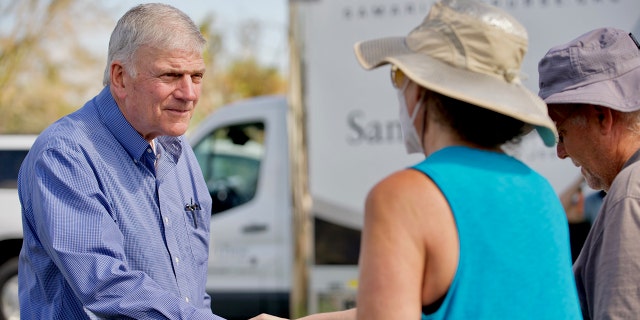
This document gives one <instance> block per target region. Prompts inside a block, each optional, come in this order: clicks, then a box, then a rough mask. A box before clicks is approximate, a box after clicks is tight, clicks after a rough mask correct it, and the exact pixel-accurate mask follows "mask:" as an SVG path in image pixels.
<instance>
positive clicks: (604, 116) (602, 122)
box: [591, 105, 614, 134]
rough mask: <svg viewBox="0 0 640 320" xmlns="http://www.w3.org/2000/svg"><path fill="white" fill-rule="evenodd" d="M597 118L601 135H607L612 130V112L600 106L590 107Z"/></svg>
mask: <svg viewBox="0 0 640 320" xmlns="http://www.w3.org/2000/svg"><path fill="white" fill-rule="evenodd" d="M591 107H592V108H593V110H594V111H595V114H596V117H597V118H598V126H599V128H600V132H601V133H602V134H609V133H610V132H611V130H612V129H613V116H614V114H613V110H611V109H609V108H605V107H601V106H593V105H592V106H591Z"/></svg>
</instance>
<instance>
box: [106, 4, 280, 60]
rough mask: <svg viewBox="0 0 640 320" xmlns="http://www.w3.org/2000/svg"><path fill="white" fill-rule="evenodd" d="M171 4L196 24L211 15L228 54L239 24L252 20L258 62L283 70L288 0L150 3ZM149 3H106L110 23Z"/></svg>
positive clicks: (233, 51)
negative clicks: (256, 26) (256, 33)
mask: <svg viewBox="0 0 640 320" xmlns="http://www.w3.org/2000/svg"><path fill="white" fill-rule="evenodd" d="M154 1H155V2H162V3H166V4H169V5H172V6H174V7H176V8H178V9H180V10H182V11H184V12H185V13H186V14H187V15H189V16H190V17H191V18H192V19H193V20H194V22H195V23H196V24H198V23H200V22H201V21H202V20H203V19H204V18H205V17H206V15H207V14H211V13H213V14H214V15H215V24H214V28H215V29H216V30H219V31H220V32H222V34H223V37H224V40H223V41H225V47H226V48H227V49H228V50H229V52H228V53H229V54H230V55H234V54H239V50H238V45H237V38H238V37H237V31H238V29H239V27H240V26H241V24H242V23H243V22H245V21H247V20H250V19H254V20H257V21H259V22H260V25H261V26H262V28H261V29H260V41H259V43H258V48H257V49H258V59H259V60H260V61H261V62H262V63H264V64H266V65H273V66H277V67H279V68H280V69H282V70H284V69H285V68H286V67H287V55H288V49H287V48H288V46H287V27H288V26H287V19H288V9H287V6H288V0H207V1H203V0H154ZM145 2H149V1H139V0H138V1H135V0H116V1H112V2H110V6H109V7H111V8H112V9H111V12H113V18H114V24H115V21H116V20H117V19H118V18H120V16H122V15H123V14H124V13H125V12H126V11H127V10H129V9H130V8H131V7H134V6H136V5H138V4H140V3H145ZM110 33H111V30H108V31H107V32H106V33H105V35H104V39H101V37H100V39H95V40H96V41H101V43H103V47H102V48H100V50H102V51H101V52H105V53H106V50H107V49H106V48H107V43H108V42H109V35H110Z"/></svg>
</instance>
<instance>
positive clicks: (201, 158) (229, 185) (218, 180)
mask: <svg viewBox="0 0 640 320" xmlns="http://www.w3.org/2000/svg"><path fill="white" fill-rule="evenodd" d="M193 149H194V152H195V154H196V158H197V159H198V163H199V164H200V168H201V169H202V174H203V175H204V179H205V181H206V182H207V186H208V188H209V193H210V194H211V198H212V200H213V206H212V212H211V213H212V214H214V213H218V212H223V211H226V210H228V209H231V208H234V207H237V206H240V205H243V204H245V203H247V202H249V201H250V200H251V199H253V197H254V196H255V194H256V190H257V186H258V180H259V176H260V163H261V161H262V157H263V155H264V124H263V123H261V122H253V123H245V124H236V125H232V126H228V127H224V128H220V129H217V130H215V131H213V132H212V133H211V134H210V135H209V136H208V137H206V138H204V139H202V140H201V141H200V142H199V143H198V144H197V145H196V146H195V147H194V148H193Z"/></svg>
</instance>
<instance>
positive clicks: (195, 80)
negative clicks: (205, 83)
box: [191, 73, 203, 83]
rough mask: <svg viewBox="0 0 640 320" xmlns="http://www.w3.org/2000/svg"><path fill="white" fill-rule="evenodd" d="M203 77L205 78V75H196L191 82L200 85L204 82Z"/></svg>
mask: <svg viewBox="0 0 640 320" xmlns="http://www.w3.org/2000/svg"><path fill="white" fill-rule="evenodd" d="M202 77H203V74H201V73H196V74H194V75H192V76H191V81H193V82H194V83H200V82H202Z"/></svg>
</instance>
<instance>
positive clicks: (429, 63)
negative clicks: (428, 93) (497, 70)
mask: <svg viewBox="0 0 640 320" xmlns="http://www.w3.org/2000/svg"><path fill="white" fill-rule="evenodd" d="M354 48H355V53H356V57H357V59H358V62H359V63H360V64H361V65H362V67H363V68H365V69H373V68H377V67H379V66H382V65H385V64H389V63H391V64H393V65H396V66H397V67H398V68H400V69H401V70H402V72H403V73H405V74H406V75H407V77H409V78H410V79H411V80H413V81H414V82H416V83H418V84H419V85H420V86H422V87H425V88H427V89H429V90H432V91H435V92H438V93H440V94H443V95H446V96H449V97H452V98H454V99H458V100H461V101H465V102H468V103H471V104H474V105H477V106H479V107H483V108H485V109H489V110H492V111H495V112H498V113H501V114H504V115H506V116H509V117H512V118H514V119H518V120H520V121H523V122H525V123H528V124H530V125H532V126H534V127H535V128H536V130H537V131H538V134H539V135H540V137H541V138H542V140H543V142H544V144H545V145H546V146H549V147H551V146H554V145H555V144H556V137H557V131H556V127H555V125H554V124H553V121H551V119H550V118H549V116H548V114H547V106H546V104H545V102H544V101H543V100H542V99H541V98H540V97H538V96H537V95H535V94H534V93H532V92H530V91H529V90H528V89H526V88H525V87H524V86H522V84H520V83H507V82H506V81H504V79H500V78H498V77H494V76H490V75H486V74H482V73H478V72H472V71H468V70H465V69H461V68H456V67H454V66H452V65H449V64H447V63H444V62H442V61H440V60H437V59H434V58H431V57H430V56H428V55H425V54H418V53H414V52H413V51H411V50H410V49H409V48H408V47H407V46H406V42H405V38H404V37H391V38H382V39H375V40H369V41H362V42H359V43H356V44H355V47H354Z"/></svg>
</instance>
